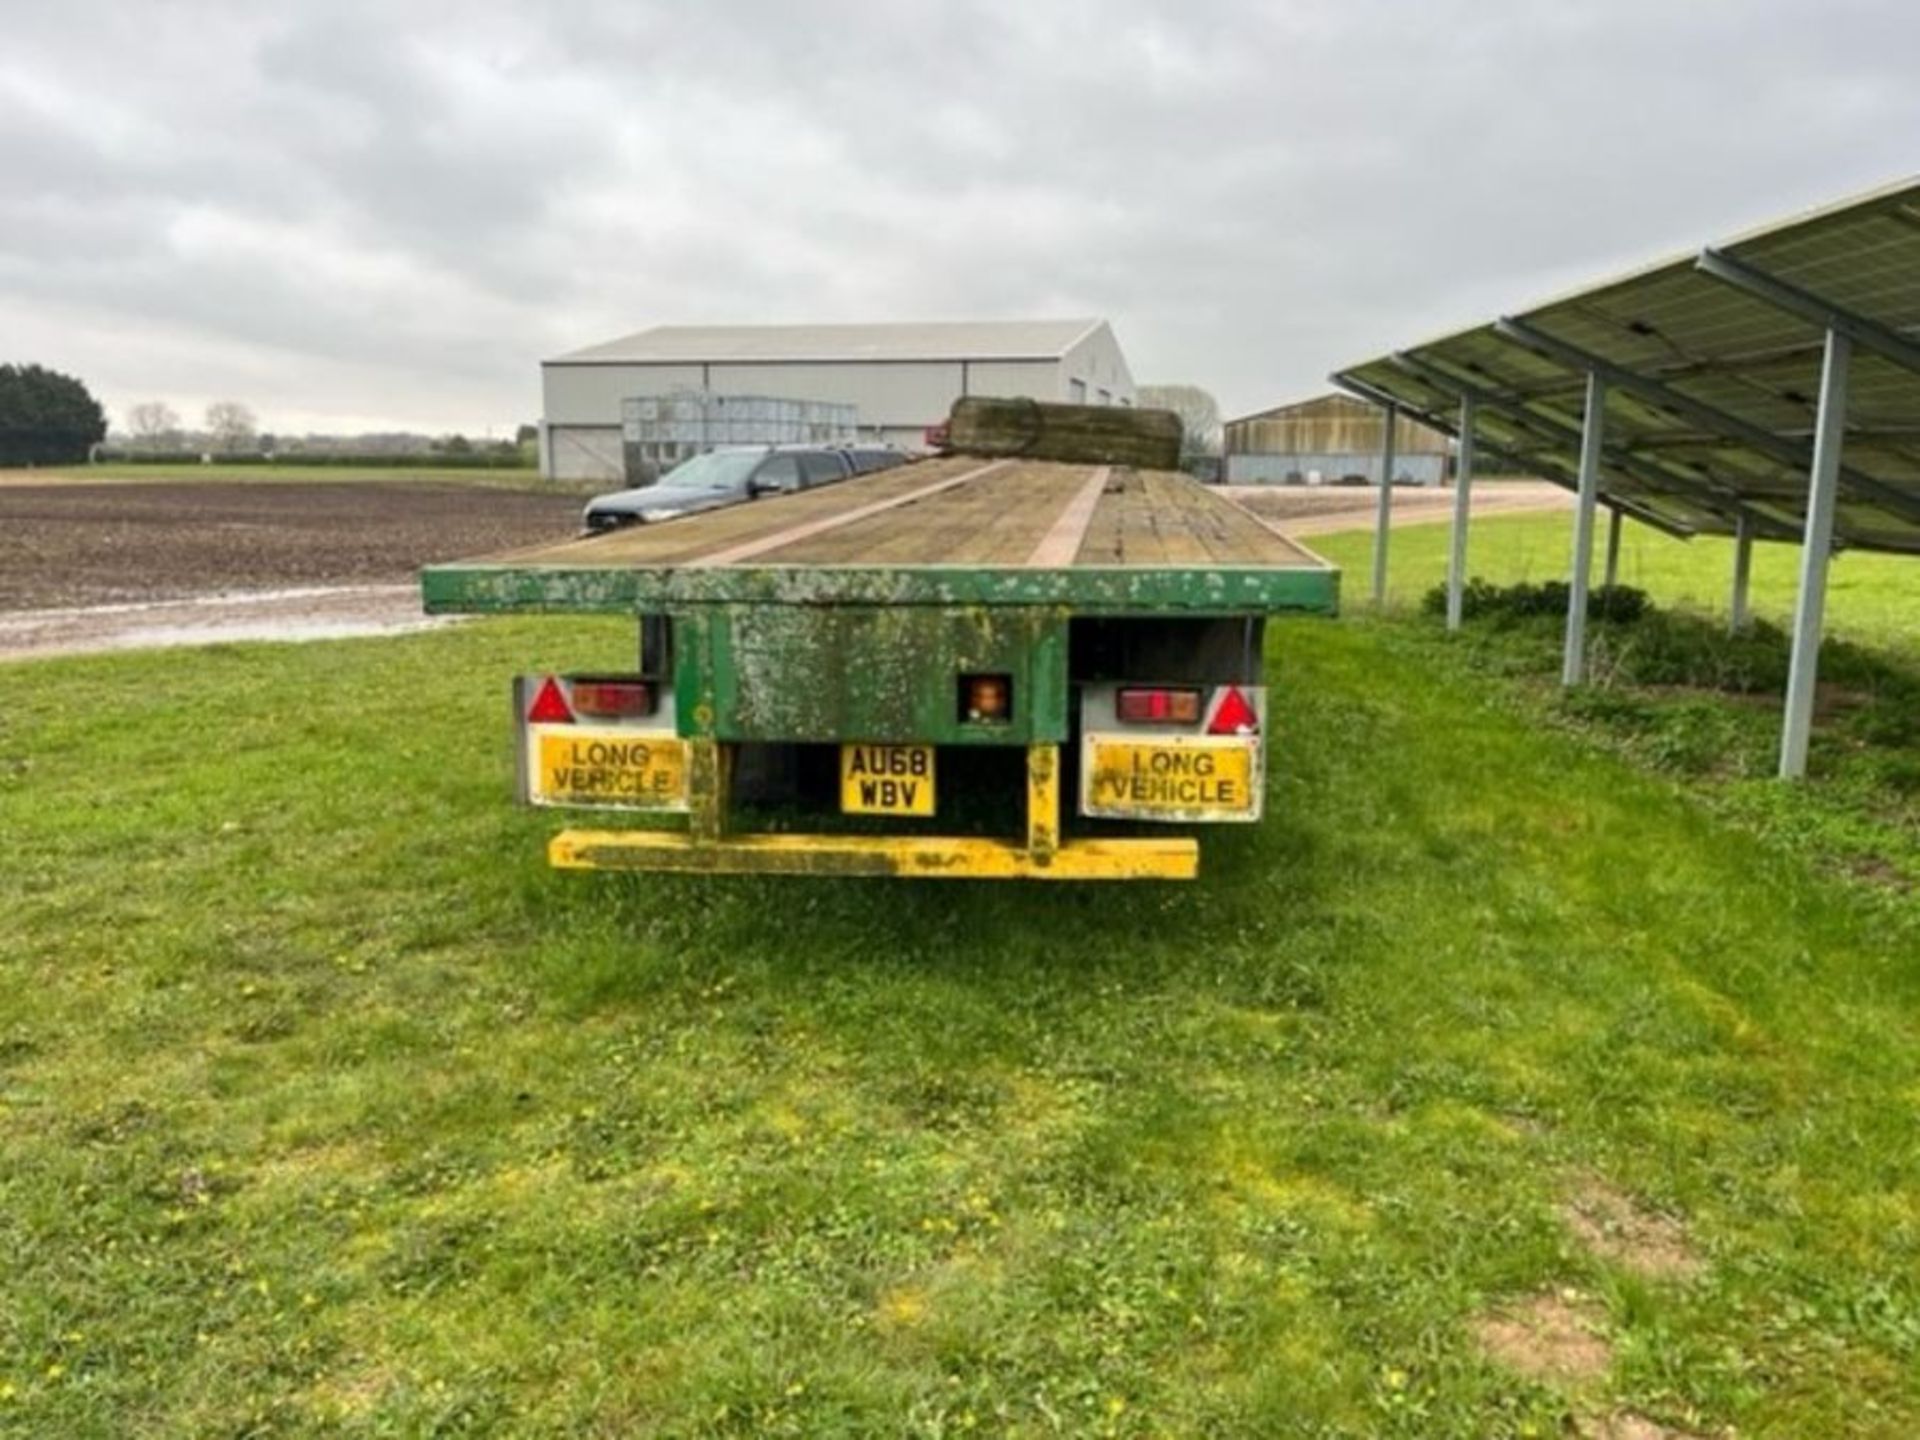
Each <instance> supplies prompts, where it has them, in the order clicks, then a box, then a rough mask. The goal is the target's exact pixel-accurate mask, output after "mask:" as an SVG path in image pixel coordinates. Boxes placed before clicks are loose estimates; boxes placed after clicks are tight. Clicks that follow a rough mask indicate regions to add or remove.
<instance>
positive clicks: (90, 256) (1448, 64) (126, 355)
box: [0, 0, 1920, 434]
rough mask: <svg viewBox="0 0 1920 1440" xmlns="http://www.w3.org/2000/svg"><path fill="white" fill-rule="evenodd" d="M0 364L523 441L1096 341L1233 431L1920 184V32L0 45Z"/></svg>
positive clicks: (168, 6) (299, 7) (1581, 29)
mask: <svg viewBox="0 0 1920 1440" xmlns="http://www.w3.org/2000/svg"><path fill="white" fill-rule="evenodd" d="M6 30H7V34H6V39H5V42H4V45H3V46H0V360H21V361H24V360H36V361H40V362H42V363H45V364H49V365H53V366H56V367H58V368H60V369H64V370H69V371H72V372H74V373H76V374H78V375H80V376H81V377H82V378H84V379H86V380H87V381H88V382H89V383H90V384H91V385H92V386H93V388H94V390H95V393H96V394H98V395H99V396H100V397H101V399H102V400H103V401H104V402H105V403H106V405H107V406H108V408H109V410H110V411H111V412H112V415H113V418H114V420H115V423H116V424H119V423H122V422H123V421H124V417H125V413H126V409H127V407H128V406H129V405H131V404H133V403H135V402H137V401H140V400H144V399H153V398H158V399H164V400H167V401H169V402H170V403H172V404H173V405H174V406H175V407H176V408H177V409H179V410H180V411H181V412H182V413H183V414H185V415H186V416H187V417H188V418H189V419H190V420H192V419H197V418H198V416H199V414H200V411H201V410H202V408H203V407H204V406H205V405H206V403H207V402H208V401H209V400H214V399H222V398H231V399H237V400H241V401H244V402H246V403H248V404H250V405H251V406H253V408H254V409H255V410H256V411H257V412H258V414H259V415H260V418H261V421H262V423H263V425H264V426H265V427H266V428H268V429H271V430H280V431H283V432H294V431H299V430H305V429H310V428H311V429H363V428H364V429H373V428H388V427H406V428H417V429H427V430H435V431H438V430H446V429H456V428H457V429H463V430H467V431H469V432H472V433H476V434H477V433H481V432H483V431H484V430H486V429H487V427H489V426H491V427H492V428H493V430H494V432H495V433H496V434H500V433H510V432H511V430H512V427H513V426H514V425H516V424H517V423H519V422H521V421H523V420H531V419H533V418H535V417H536V416H537V413H538V409H539V382H538V371H537V364H538V361H539V360H540V359H541V358H542V357H543V356H547V355H552V354H556V353H559V352H561V351H564V350H568V349H573V348H575V347H577V346H580V345H585V344H590V343H594V342H597V341H601V340H606V339H610V338H612V337H613V336H615V335H619V334H624V333H627V332H629V331H632V330H637V329H641V328H644V327H646V326H649V325H654V324H661V323H672V322H679V323H699V322H705V321H732V322H754V321H806V320H828V321H833V320H892V319H962V318H991V317H1003V316H1004V317H1020V316H1063V315H1081V314H1089V315H1102V316H1105V317H1107V318H1108V319H1110V320H1112V321H1113V323H1114V326H1115V328H1116V330H1117V331H1118V333H1119V336H1120V340H1121V343H1122V345H1123V346H1124V347H1125V349H1126V351H1127V354H1128V357H1129V359H1130V361H1131V363H1132V366H1133V369H1134V373H1135V377H1136V378H1137V379H1139V380H1140V381H1143V382H1146V381H1154V380H1163V381H1192V382H1196V383H1199V384H1202V385H1206V386H1208V387H1209V388H1210V389H1212V390H1213V391H1214V392H1215V393H1216V394H1217V395H1218V396H1219V398H1220V400H1221V402H1222V405H1223V406H1224V408H1225V409H1226V410H1227V412H1228V413H1229V414H1233V413H1239V412H1242V411H1245V410H1250V409H1255V408H1258V407H1260V406H1263V405H1267V404H1272V403H1275V402H1278V401H1280V400H1283V399H1290V398H1294V397H1296V396H1299V395H1301V394H1307V393H1312V392H1313V391H1315V390H1318V389H1321V388H1324V380H1325V376H1326V374H1327V372H1328V371H1329V370H1331V369H1333V368H1335V367H1337V366H1339V365H1341V364H1343V363H1346V362H1350V361H1354V360H1359V359H1364V358H1366V357H1368V356H1370V355H1373V354H1376V353H1378V352H1380V351H1381V350H1384V349H1386V348H1389V347H1392V346H1397V345H1401V344H1404V343H1407V342H1409V341H1412V340H1416V339H1420V338H1423V337H1425V336H1427V335H1429V334H1432V333H1434V332H1437V331H1440V330H1444V329H1450V328H1454V327H1456V326H1458V325H1461V324H1465V323H1468V322H1471V321H1476V320H1479V319H1483V318H1486V317H1487V316H1488V315H1489V314H1491V313H1493V312H1495V311H1498V310H1501V309H1513V308H1517V307H1519V306H1520V305H1522V304H1523V303H1524V302H1526V301H1527V300H1529V299H1531V298H1536V297H1539V296H1540V295H1542V294H1543V293H1550V292H1552V291H1554V290H1556V289H1559V288H1562V287H1564V286H1567V285H1570V284H1574V283H1578V282H1580V281H1582V280H1585V279H1588V278H1593V277H1597V276H1599V275H1601V274H1604V273H1605V272H1607V271H1609V270H1611V269H1614V268H1618V267H1621V266H1623V265H1626V264H1631V263H1637V262H1639V261H1642V260H1645V259H1649V258H1652V257H1655V256H1657V255H1660V254H1661V253H1663V252H1665V251H1668V250H1672V249H1675V248H1678V247H1687V246H1692V245H1695V244H1697V243H1699V242H1701V241H1704V240H1707V239H1710V238H1714V237H1717V236H1722V235H1725V234H1727V233H1729V232H1732V231H1735V230H1739V229H1742V228H1745V227H1747V226H1749V225H1752V224H1756V223H1760V222H1764V221H1766V220H1769V219H1772V218H1774V217H1776V216H1779V215H1781V214H1783V213H1786V212H1790V211H1793V210H1796V209H1800V208H1804V207H1806V206H1809V205H1812V204H1816V203H1820V202H1823V201H1826V200H1829V199H1832V198H1836V197H1838V196H1841V195H1844V194H1847V193H1849V192H1851V191H1854V190H1858V189H1862V188H1865V187H1867V186H1870V185H1875V184H1878V183H1880V182H1882V181H1885V180H1888V179H1892V178H1895V177H1897V176H1900V175H1903V174H1906V173H1908V172H1910V171H1912V170H1914V169H1916V168H1920V165H1917V164H1916V160H1915V141H1916V140H1920V84H1916V83H1915V75H1916V61H1920V4H1916V3H1914V0H1821V3H1818V4H1815V3H1811V0H1269V3H1265V4H1256V3H1245V4H1240V3H1230V0H1179V3H1167V4H1146V3H1135V0H1101V3H1097V4H1094V3H1089V4H1069V3H1058V4H1056V3H1049V0H1008V3H988V4H979V5H965V6H946V7H936V6H934V5H932V4H925V5H922V4H913V5H898V4H889V3H881V0H871V3H867V4H854V3H811V0H753V3H739V4H726V3H719V0H675V3H649V0H606V3H593V0H589V3H577V4H568V3H557V0H556V3H544V4H532V3H529V4H524V5H503V4H494V3H490V0H460V3H458V4H444V5H442V4H434V3H425V0H418V3H415V0H410V3H407V4H403V5H397V4H374V3H356V0H314V3H310V4H266V3H247V4H230V5H229V4H209V3H161V0H147V3H139V4H133V3H126V0H119V3H113V4H93V3H86V0H79V3H75V0H64V3H61V4H18V5H12V6H9V7H8V10H7V25H6Z"/></svg>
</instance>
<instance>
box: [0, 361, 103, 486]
mask: <svg viewBox="0 0 1920 1440" xmlns="http://www.w3.org/2000/svg"><path fill="white" fill-rule="evenodd" d="M106 438H107V412H106V411H105V410H102V409H101V408H100V402H99V401H98V400H96V399H94V398H93V394H92V392H91V391H89V390H88V389H87V387H86V386H85V385H84V384H82V383H81V382H80V381H78V380H76V379H74V378H73V376H71V375H62V374H61V373H60V372H59V371H57V370H49V369H47V367H46V366H44V365H0V465H71V464H73V463H74V462H76V461H80V460H85V459H86V458H87V455H88V453H89V452H90V451H91V450H92V449H93V447H94V446H95V445H98V444H99V443H100V442H101V441H102V440H104V439H106Z"/></svg>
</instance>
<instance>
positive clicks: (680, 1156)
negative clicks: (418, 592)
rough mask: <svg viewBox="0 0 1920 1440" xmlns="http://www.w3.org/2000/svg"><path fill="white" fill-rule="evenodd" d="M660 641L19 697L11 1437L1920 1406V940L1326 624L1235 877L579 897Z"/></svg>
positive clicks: (859, 1429)
mask: <svg viewBox="0 0 1920 1440" xmlns="http://www.w3.org/2000/svg"><path fill="white" fill-rule="evenodd" d="M1408 548H1409V549H1411V548H1412V547H1411V546H1409V547H1408ZM629 640H630V637H629V635H628V633H627V628H626V627H625V626H622V625H599V624H596V623H593V622H585V623H583V622H579V621H572V622H565V623H553V622H540V621H503V622H487V623H482V624H474V625H471V626H467V627H463V628H458V629H454V630H447V631H438V632H431V633H427V634H422V635H417V636H410V637H405V638H401V639H393V640H378V641H349V642H338V643H330V644H316V645H309V646H301V647H275V646H243V647H226V648H215V649H207V650H199V651H191V652H165V653H155V654H146V655H128V656H117V657H102V658H88V659H71V660H60V661H47V662H38V663H34V664H31V665H25V666H19V667H16V668H14V669H11V670H9V671H8V672H7V673H8V676H9V679H10V682H11V683H10V685H9V696H8V703H7V705H6V707H5V709H4V710H3V711H0V854H3V855H4V856H5V857H6V858H5V868H4V871H0V937H4V938H3V939H0V1254H4V1255H5V1257H6V1262H5V1266H4V1268H3V1269H0V1433H6V1434H18V1435H32V1436H51V1435H60V1436H76V1435H79V1436H93V1435H97V1436H116V1435H125V1434H132V1433H138V1434H146V1435H158V1434H178V1435H195V1436H198V1435H209V1434H213V1435H243V1434H244V1435H257V1434H282V1433H286V1434H339V1435H363V1434H364V1435H374V1434H379V1435H394V1434H407V1435H415V1434H420V1435H425V1434H433V1435H456V1434H482V1433H513V1434H555V1435H560V1434H567V1435H572V1434H580V1433H597V1434H631V1433H664V1434H739V1435H749V1434H750V1435H761V1434H794V1435H802V1434H804V1435H817V1434H836V1433H842V1434H871V1435H888V1436H891V1435H903V1434H908V1435H929V1436H931V1435H955V1434H962V1433H967V1432H976V1431H977V1432H981V1433H1020V1434H1029V1435H1036V1434H1052V1433H1062V1434H1101V1433H1114V1434H1127V1435H1131V1434H1142V1435H1146V1434H1154V1435H1159V1434H1196V1433H1208V1434H1260V1435H1287V1434H1297V1435H1333V1434H1356V1435H1372V1434H1399V1435H1408V1436H1432V1435H1488V1434H1512V1435H1526V1434H1532V1435H1543V1436H1544V1435H1560V1434H1564V1433H1568V1430H1567V1427H1569V1426H1575V1425H1577V1426H1579V1427H1581V1433H1590V1434H1601V1433H1628V1432H1626V1431H1617V1432H1608V1431H1605V1430H1603V1429H1601V1428H1599V1427H1600V1426H1601V1425H1602V1424H1603V1421H1605V1419H1606V1417H1617V1416H1620V1415H1623V1414H1626V1413H1628V1412H1631V1413H1632V1414H1634V1415H1637V1416H1643V1417H1651V1418H1652V1419H1654V1420H1658V1421H1660V1422H1662V1423H1663V1424H1666V1425H1671V1426H1674V1427H1676V1429H1678V1428H1680V1427H1684V1428H1685V1429H1686V1430H1687V1431H1690V1432H1701V1433H1705V1432H1713V1433H1719V1432H1720V1430H1721V1428H1722V1427H1726V1426H1738V1427H1739V1430H1740V1432H1741V1433H1743V1434H1754V1435H1782V1436H1789V1435H1790V1436H1807V1435H1839V1434H1847V1435H1854V1434H1859V1435H1886V1436H1904V1435H1911V1434H1913V1433H1915V1432H1916V1430H1920V1373H1917V1371H1916V1364H1917V1363H1920V973H1917V970H1920V967H1917V966H1916V958H1915V957H1916V955H1917V954H1920V926H1916V925H1914V924H1912V923H1909V922H1908V921H1907V920H1905V919H1903V918H1902V916H1901V915H1900V914H1899V913H1891V914H1890V913H1889V912H1888V911H1886V910H1885V909H1883V908H1877V907H1874V906H1871V905H1869V904H1868V903H1866V901H1865V900H1864V899H1863V897H1862V896H1861V895H1860V894H1859V893H1858V892H1857V891H1855V890H1853V889H1851V888H1849V887H1846V886H1843V885H1838V884H1836V883H1834V882H1832V881H1830V880H1828V879H1825V878H1823V877H1822V876H1821V875H1820V874H1818V873H1816V872H1815V871H1814V870H1812V869H1811V868H1809V867H1808V866H1807V865H1806V864H1804V863H1803V862H1802V861H1801V860H1799V859H1797V858H1795V857H1794V856H1793V855H1791V854H1788V853H1785V852H1783V851H1782V850H1780V849H1778V848H1773V847H1770V846H1769V845H1768V844H1767V843H1765V842H1764V841H1763V840H1761V839H1758V838H1755V837H1754V836H1752V835H1750V834H1749V833H1747V832H1745V831H1743V830H1740V829H1736V828H1732V827H1729V826H1727V825H1725V824H1723V823H1721V822H1719V821H1717V820H1715V819H1714V818H1713V817H1711V816H1710V815H1708V814H1706V813H1705V812H1704V811H1703V810H1702V809H1701V808H1700V807H1699V806H1698V805H1696V804H1694V803H1692V802H1691V801H1690V800H1689V799H1688V798H1687V797H1686V796H1685V795H1683V794H1682V793H1680V792H1679V791H1678V790H1676V788H1675V787H1674V786H1673V785H1672V784H1671V783H1670V782H1668V781H1666V780H1663V779H1659V778H1650V777H1648V776H1646V775H1644V774H1643V773H1641V772H1639V771H1638V770H1636V769H1635V768H1632V767H1630V766H1629V765H1628V764H1626V763H1624V762H1623V761H1621V760H1619V759H1616V758H1613V757H1611V756H1609V755H1606V754H1604V753H1601V752H1598V751H1596V750H1595V749H1594V748H1593V747H1592V746H1590V745H1585V744H1583V743H1581V742H1580V741H1579V740H1577V739H1576V738H1573V737H1570V736H1568V735H1566V734H1564V733H1560V732H1557V731H1555V730H1552V729H1548V728H1542V727H1540V726H1538V725H1535V724H1533V723H1531V722H1530V721H1529V720H1528V719H1527V718H1526V717H1525V716H1524V715H1522V714H1520V713H1517V712H1516V711H1515V710H1513V709H1512V708H1511V707H1509V706H1506V705H1503V704H1501V703H1499V702H1498V700H1497V697H1492V696H1490V695H1489V693H1488V691H1487V689H1486V687H1485V686H1484V685H1482V684H1481V683H1479V682H1478V681H1477V680H1476V679H1475V678H1474V677H1473V676H1472V675H1470V674H1467V673H1464V672H1456V671H1453V670H1449V669H1448V668H1447V667H1444V666H1436V665H1434V664H1432V663H1430V661H1429V659H1428V658H1427V657H1425V656H1424V655H1423V654H1421V653H1420V652H1419V651H1418V650H1417V649H1412V648H1408V647H1400V646H1394V645H1390V644H1383V643H1381V636H1380V634H1379V633H1377V631H1376V629H1375V628H1373V627H1368V626H1362V625H1335V624H1327V623H1304V622H1303V623H1298V624H1289V625H1285V626H1280V627H1277V633H1276V634H1275V636H1274V647H1275V655H1276V667H1277V673H1276V675H1275V684H1276V685H1277V686H1278V687H1279V690H1278V691H1277V692H1276V695H1277V706H1276V708H1277V711H1278V713H1280V714H1282V715H1284V717H1285V718H1284V721H1283V723H1282V726H1281V727H1280V730H1279V733H1278V735H1277V737H1276V744H1277V746H1278V754H1277V760H1278V763H1277V764H1276V767H1275V770H1276V773H1275V776H1274V778H1273V786H1274V789H1273V793H1272V795H1271V797H1270V803H1269V819H1268V820H1267V822H1266V823H1265V824H1264V825H1263V826H1262V827H1259V828H1258V829H1257V830H1251V831H1235V832H1232V833H1221V834H1216V835H1212V836H1209V837H1208V840H1207V843H1206V854H1205V862H1204V863H1205V872H1204V879H1203V880H1202V882H1201V883H1199V884H1197V885H1192V886H1185V887H1157V886H1131V887H1129V886H1121V887H1115V888H1094V887H1088V888H1078V889H1073V888H1067V889H1050V888H1020V887H1014V886H990V885H989V886H971V885H961V884H955V885H942V884H933V883H925V884H920V885H914V884H907V883H893V884H889V883H882V882H866V883H863V882H841V881H799V882H796V881H784V882H783V881H778V880H750V879H746V880H711V879H709V880H702V879H640V878H633V877H602V876H581V875H561V874H555V873H552V872H549V871H547V870H546V869H545V868H544V867H543V863H542V859H541V852H540V846H541V840H542V838H543V837H544V836H545V834H546V833H547V832H548V831H549V830H550V829H551V828H552V827H553V823H554V822H553V821H552V819H551V817H542V816H538V815H529V814H525V813H520V812H516V811H515V810H513V809H512V808H510V807H509V806H508V805H507V803H506V802H505V799H504V795H505V792H506V789H507V784H508V764H509V762H508V757H507V754H506V753H505V745H504V725H503V723H502V722H503V717H502V713H501V712H502V703H501V701H502V694H503V686H504V682H505V677H506V676H507V675H508V674H509V673H510V672H512V671H513V670H515V669H520V668H530V667H532V666H534V665H537V664H540V663H542V662H549V663H551V662H562V663H575V664H592V663H609V662H615V661H617V659H618V658H619V657H623V656H624V655H625V654H626V653H627V650H628V645H629ZM1280 696H1284V699H1278V697H1280ZM1496 1354H1497V1355H1499V1356H1501V1357H1503V1358H1501V1359H1496V1358H1494V1356H1495V1355H1496ZM1631 1433H1634V1434H1653V1433H1666V1432H1664V1431H1662V1432H1654V1431H1642V1430H1635V1431H1633V1432H1631Z"/></svg>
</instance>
